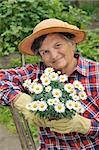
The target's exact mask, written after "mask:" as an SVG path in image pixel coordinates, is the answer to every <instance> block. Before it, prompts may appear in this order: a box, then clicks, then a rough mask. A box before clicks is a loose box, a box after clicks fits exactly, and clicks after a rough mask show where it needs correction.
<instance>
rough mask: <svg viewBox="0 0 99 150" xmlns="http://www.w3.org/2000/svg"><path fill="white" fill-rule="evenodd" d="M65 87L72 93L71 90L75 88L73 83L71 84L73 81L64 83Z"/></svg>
mask: <svg viewBox="0 0 99 150" xmlns="http://www.w3.org/2000/svg"><path fill="white" fill-rule="evenodd" d="M64 89H65V91H67V92H68V93H71V91H73V89H74V86H73V84H71V83H67V84H65V85H64Z"/></svg>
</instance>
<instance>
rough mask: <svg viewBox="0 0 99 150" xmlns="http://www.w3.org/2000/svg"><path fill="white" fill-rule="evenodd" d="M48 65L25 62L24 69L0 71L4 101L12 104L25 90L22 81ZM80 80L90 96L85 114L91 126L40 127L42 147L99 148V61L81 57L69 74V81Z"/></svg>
mask: <svg viewBox="0 0 99 150" xmlns="http://www.w3.org/2000/svg"><path fill="white" fill-rule="evenodd" d="M43 69H44V68H40V69H39V68H38V67H37V65H25V66H24V67H21V68H16V69H9V70H1V71H0V103H1V104H6V105H8V104H9V103H10V101H12V100H14V98H15V97H16V95H18V94H19V93H20V92H25V91H24V88H23V86H22V83H23V82H24V80H26V79H32V80H33V79H35V78H36V77H38V76H39V74H40V73H41V72H42V71H43ZM74 80H79V81H81V82H82V84H83V86H84V87H85V90H86V93H87V95H88V98H87V100H83V101H82V102H83V105H84V107H85V109H86V111H85V112H84V114H83V116H84V117H86V118H90V119H91V125H92V126H91V129H90V131H89V132H88V133H87V134H85V135H84V134H80V133H75V132H73V133H69V134H60V133H57V132H52V131H51V130H50V129H49V128H42V127H41V128H40V130H39V134H40V150H98V149H99V139H98V131H99V124H98V121H99V113H98V106H99V63H96V62H93V61H90V60H87V59H85V58H82V57H79V58H78V65H77V67H76V69H75V71H74V72H73V74H72V75H71V76H70V77H69V82H71V83H72V82H73V81H74Z"/></svg>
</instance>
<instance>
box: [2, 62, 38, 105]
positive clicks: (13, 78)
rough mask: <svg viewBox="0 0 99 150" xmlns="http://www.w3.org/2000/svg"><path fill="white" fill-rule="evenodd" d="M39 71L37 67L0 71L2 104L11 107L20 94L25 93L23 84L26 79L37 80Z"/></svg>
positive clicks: (30, 66) (26, 66)
mask: <svg viewBox="0 0 99 150" xmlns="http://www.w3.org/2000/svg"><path fill="white" fill-rule="evenodd" d="M37 70H38V68H37V65H25V66H23V67H20V68H15V69H8V70H0V104H2V105H9V104H10V102H11V101H13V100H14V99H15V97H16V96H17V95H18V94H20V93H21V92H24V87H23V85H22V84H23V82H24V81H25V80H26V79H32V80H33V79H35V78H36V77H37V74H38V71H37Z"/></svg>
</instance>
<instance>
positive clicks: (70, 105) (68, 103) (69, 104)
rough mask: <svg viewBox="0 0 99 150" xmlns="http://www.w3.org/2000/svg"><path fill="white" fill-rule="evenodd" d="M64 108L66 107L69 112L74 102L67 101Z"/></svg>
mask: <svg viewBox="0 0 99 150" xmlns="http://www.w3.org/2000/svg"><path fill="white" fill-rule="evenodd" d="M66 107H67V108H68V109H69V110H71V109H73V108H74V101H72V100H68V101H67V102H66Z"/></svg>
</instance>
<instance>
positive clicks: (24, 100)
mask: <svg viewBox="0 0 99 150" xmlns="http://www.w3.org/2000/svg"><path fill="white" fill-rule="evenodd" d="M31 101H32V98H31V96H30V95H28V94H25V93H21V94H20V95H19V96H18V97H16V99H15V100H14V106H15V108H17V109H18V110H19V111H20V112H22V113H23V114H24V116H25V118H26V119H27V120H28V121H29V122H30V123H33V124H35V125H36V126H38V127H45V121H44V120H43V119H41V118H39V117H38V115H35V114H34V113H33V112H30V111H29V110H27V109H26V105H27V104H28V103H30V102H31Z"/></svg>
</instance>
